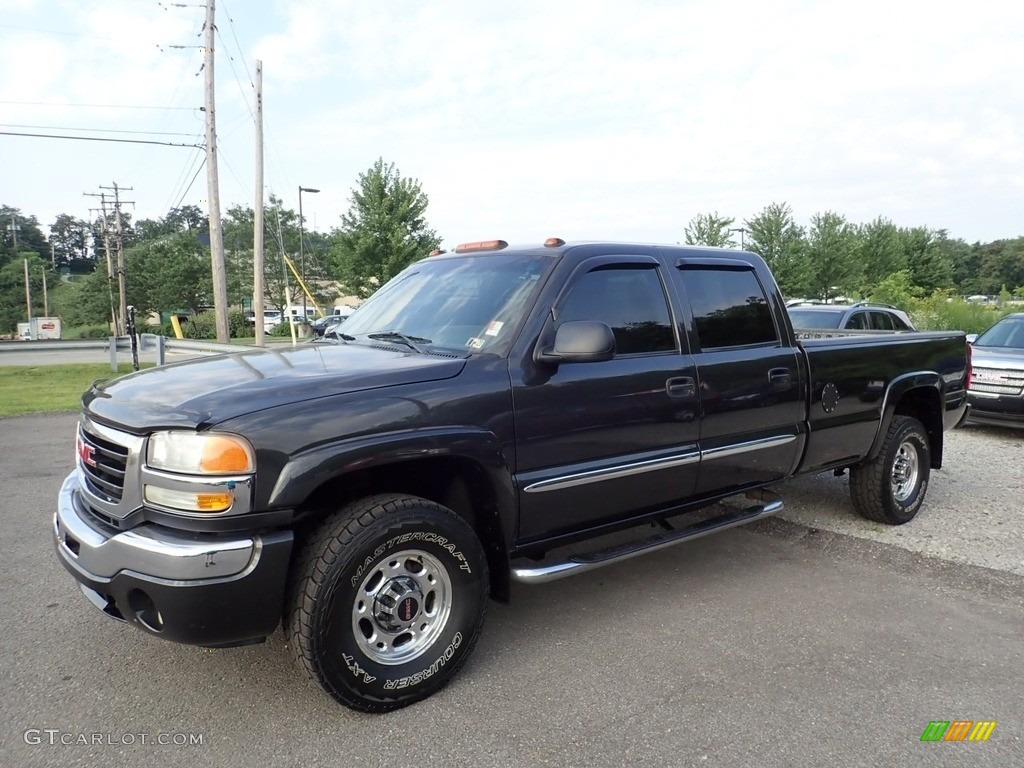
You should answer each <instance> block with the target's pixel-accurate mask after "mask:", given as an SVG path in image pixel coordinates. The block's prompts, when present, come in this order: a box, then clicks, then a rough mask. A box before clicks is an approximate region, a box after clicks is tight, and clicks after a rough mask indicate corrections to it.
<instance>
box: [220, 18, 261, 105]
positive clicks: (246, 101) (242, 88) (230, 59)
mask: <svg viewBox="0 0 1024 768" xmlns="http://www.w3.org/2000/svg"><path fill="white" fill-rule="evenodd" d="M216 32H217V37H218V38H220V41H221V43H223V44H224V52H225V53H226V54H227V57H228V66H230V67H231V74H232V75H234V77H235V82H236V83H238V90H239V91H240V92H241V94H242V103H243V104H245V108H246V109H247V110H249V117H251V118H252V119H253V120H255V119H256V115H254V114H253V113H252V107H250V106H249V94H247V93H246V92H245V86H243V85H242V81H241V80H239V79H238V72H236V71H235V60H234V58H233V57H232V56H231V54H230V53H227V47H228V44H227V43H226V42H225V41H224V36H223V35H221V33H220V30H219V29H217V30H216ZM249 84H250V85H252V81H250V82H249ZM253 87H254V88H255V86H253Z"/></svg>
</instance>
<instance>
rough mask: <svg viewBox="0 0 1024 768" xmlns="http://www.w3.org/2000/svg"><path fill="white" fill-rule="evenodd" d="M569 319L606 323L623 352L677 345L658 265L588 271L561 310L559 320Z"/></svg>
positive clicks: (662, 348) (670, 347)
mask: <svg viewBox="0 0 1024 768" xmlns="http://www.w3.org/2000/svg"><path fill="white" fill-rule="evenodd" d="M570 320H599V321H601V322H602V323H607V325H608V326H609V327H610V328H611V329H612V332H613V333H614V334H615V347H616V352H617V354H620V355H629V354H635V353H637V352H665V351H670V350H674V349H675V348H676V340H675V336H674V335H673V333H672V323H671V321H670V319H669V311H668V303H667V301H666V300H665V291H664V289H663V288H662V287H661V279H660V278H659V277H658V272H657V270H655V269H625V268H623V269H597V270H595V271H593V272H588V273H587V274H585V275H584V276H583V277H582V278H581V279H580V281H579V282H578V283H576V285H575V286H573V289H572V291H571V292H570V294H569V297H568V298H567V299H566V301H565V302H564V303H563V305H562V307H561V309H560V310H559V312H558V322H559V323H564V322H568V321H570Z"/></svg>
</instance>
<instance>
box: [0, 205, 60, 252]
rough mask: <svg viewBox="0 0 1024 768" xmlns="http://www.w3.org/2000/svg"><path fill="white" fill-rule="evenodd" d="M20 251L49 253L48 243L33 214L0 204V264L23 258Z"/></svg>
mask: <svg viewBox="0 0 1024 768" xmlns="http://www.w3.org/2000/svg"><path fill="white" fill-rule="evenodd" d="M22 251H25V252H28V253H37V254H44V253H45V254H46V255H47V256H49V254H50V244H49V243H48V242H46V237H45V236H44V235H43V233H42V230H40V229H39V221H38V220H37V219H36V217H35V216H23V215H22V213H21V211H20V210H18V209H17V208H12V207H10V206H8V205H0V266H3V265H4V264H6V263H7V262H9V261H15V260H18V259H19V258H23V257H22V256H20V255H19V254H21V253H22Z"/></svg>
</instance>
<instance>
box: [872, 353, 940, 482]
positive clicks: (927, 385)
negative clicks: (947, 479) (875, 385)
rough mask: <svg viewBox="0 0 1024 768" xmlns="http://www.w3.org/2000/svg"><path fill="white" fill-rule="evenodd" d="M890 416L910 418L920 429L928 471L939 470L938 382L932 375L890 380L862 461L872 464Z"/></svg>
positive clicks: (917, 373) (883, 439)
mask: <svg viewBox="0 0 1024 768" xmlns="http://www.w3.org/2000/svg"><path fill="white" fill-rule="evenodd" d="M894 416H911V417H913V418H915V419H917V420H918V421H920V422H921V424H922V425H923V426H924V429H925V432H926V433H927V435H928V447H929V449H930V450H929V452H930V455H931V462H930V466H931V468H932V469H941V468H942V448H943V423H942V378H941V376H939V374H937V373H935V372H933V371H917V372H913V373H907V374H904V375H903V376H899V377H897V378H895V379H893V380H892V381H891V382H890V383H889V386H888V388H887V389H886V393H885V398H884V401H883V405H882V416H881V419H880V420H879V423H878V428H877V430H876V432H875V439H874V440H873V441H872V443H871V449H870V450H869V451H868V455H867V457H866V460H867V461H871V460H873V459H874V458H875V457H876V456H878V454H879V452H880V451H881V450H882V445H883V444H884V441H885V435H886V434H887V433H888V431H889V426H890V425H891V424H892V420H893V417H894Z"/></svg>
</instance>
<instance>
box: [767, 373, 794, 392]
mask: <svg viewBox="0 0 1024 768" xmlns="http://www.w3.org/2000/svg"><path fill="white" fill-rule="evenodd" d="M768 381H769V382H770V383H771V385H772V389H774V390H776V391H779V390H783V389H789V388H790V387H792V386H793V374H792V373H790V371H789V368H772V369H771V370H770V371H768Z"/></svg>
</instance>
